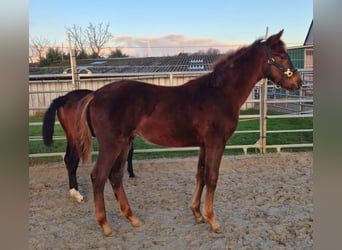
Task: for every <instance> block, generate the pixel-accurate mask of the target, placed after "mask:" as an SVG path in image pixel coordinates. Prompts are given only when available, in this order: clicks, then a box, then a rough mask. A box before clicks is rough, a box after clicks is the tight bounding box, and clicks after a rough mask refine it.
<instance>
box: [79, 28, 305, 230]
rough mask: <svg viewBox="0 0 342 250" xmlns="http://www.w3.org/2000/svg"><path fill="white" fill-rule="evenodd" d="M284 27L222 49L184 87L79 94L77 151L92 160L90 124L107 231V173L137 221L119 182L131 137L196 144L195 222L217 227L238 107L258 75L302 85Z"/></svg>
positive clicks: (287, 85)
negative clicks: (208, 68) (218, 194)
mask: <svg viewBox="0 0 342 250" xmlns="http://www.w3.org/2000/svg"><path fill="white" fill-rule="evenodd" d="M282 33H283V30H282V31H280V32H279V33H277V34H275V35H272V36H271V37H269V38H268V39H267V40H261V39H260V40H256V41H255V42H254V43H253V44H251V45H250V46H247V47H243V48H240V49H238V50H237V51H235V52H234V53H230V54H228V55H226V56H225V57H224V58H222V59H221V60H220V61H218V62H217V63H216V65H215V66H214V67H213V70H212V72H210V73H208V74H205V75H203V76H200V77H198V78H196V79H193V80H191V81H189V82H187V83H185V84H184V85H181V86H176V87H165V86H156V85H152V84H147V83H143V82H137V81H131V80H122V81H119V82H114V83H111V84H108V85H106V86H104V87H102V88H100V89H98V90H96V91H95V92H93V93H90V94H89V95H87V96H86V97H85V98H83V99H82V100H81V102H80V105H79V108H78V111H77V115H78V118H77V126H78V129H77V133H78V141H79V143H78V146H79V148H78V150H79V151H80V156H81V159H82V160H83V161H87V160H89V157H90V155H91V143H92V141H91V130H90V128H89V127H91V128H92V131H93V132H94V134H95V135H96V138H97V140H98V143H99V155H98V158H97V161H96V163H95V166H94V167H93V169H92V171H91V181H92V185H93V192H94V203H95V215H96V220H97V222H98V224H99V225H100V226H101V228H102V230H103V232H104V234H105V235H110V234H111V233H112V229H111V227H110V225H109V224H108V222H107V217H106V210H105V203H104V186H105V183H106V180H107V179H109V180H110V183H111V186H112V189H113V192H114V195H115V197H116V199H117V201H118V204H119V208H120V210H121V213H122V215H123V216H125V217H126V218H127V219H128V220H129V221H130V222H131V223H132V225H133V226H139V225H140V224H141V222H140V220H139V219H138V218H137V217H136V216H135V215H134V214H133V212H132V210H131V207H130V205H129V202H128V199H127V197H126V194H125V191H124V188H123V184H122V183H123V182H122V178H123V173H124V172H123V171H124V162H125V160H126V158H127V155H128V152H129V150H130V147H131V144H132V140H133V138H134V136H136V135H138V136H140V137H142V138H144V139H145V140H147V141H149V142H152V143H155V144H159V145H163V146H169V147H186V146H198V147H199V148H200V150H199V159H198V166H197V175H196V186H195V191H194V195H193V198H192V203H191V209H192V212H193V214H194V216H195V219H196V221H197V222H198V223H200V222H203V221H204V220H206V221H208V222H209V224H210V225H211V228H212V230H213V231H214V232H219V231H221V229H220V225H219V223H218V222H217V220H216V218H215V216H214V210H213V201H214V193H215V190H216V185H217V180H218V176H219V167H220V162H221V158H222V155H223V153H224V149H225V145H226V142H227V140H228V139H229V138H230V137H231V135H232V134H233V132H234V131H235V129H236V127H237V125H238V120H239V112H240V107H241V105H242V104H243V103H244V102H245V101H246V99H247V97H248V95H249V94H250V92H251V90H252V89H253V87H254V85H255V84H256V83H257V82H258V81H259V80H261V79H263V78H266V77H267V78H268V79H270V80H271V81H273V82H274V83H275V84H277V85H279V86H280V87H282V88H284V89H287V90H290V91H296V90H298V89H300V87H301V84H302V80H301V77H300V74H299V73H298V71H297V70H296V69H295V68H294V67H293V65H292V62H291V60H290V58H289V56H288V54H287V51H286V47H285V44H284V43H283V42H282V41H281V40H280V37H281V35H282ZM87 117H88V119H87ZM88 123H89V124H88ZM176 181H177V180H175V182H176ZM204 186H206V193H205V196H204V206H203V210H202V212H201V209H200V204H201V196H202V192H203V188H204ZM156 192H157V190H156ZM146 195H148V194H146Z"/></svg>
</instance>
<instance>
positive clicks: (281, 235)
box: [29, 152, 313, 249]
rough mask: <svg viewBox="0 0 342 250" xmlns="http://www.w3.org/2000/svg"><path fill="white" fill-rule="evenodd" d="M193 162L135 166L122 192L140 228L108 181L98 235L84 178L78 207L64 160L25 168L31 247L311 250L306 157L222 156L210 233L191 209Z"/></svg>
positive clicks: (84, 169) (81, 174)
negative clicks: (108, 232) (107, 229)
mask: <svg viewBox="0 0 342 250" xmlns="http://www.w3.org/2000/svg"><path fill="white" fill-rule="evenodd" d="M196 163H197V158H186V159H158V160H149V161H134V162H133V164H134V169H135V173H136V175H137V178H135V179H129V178H128V174H125V177H124V187H125V190H126V193H127V196H128V199H129V201H130V204H131V207H132V209H133V211H134V212H135V214H136V215H137V216H138V217H139V218H140V219H141V220H142V221H143V225H142V226H141V227H138V228H134V227H132V226H131V224H130V223H129V221H128V220H126V219H125V218H123V217H121V215H120V213H119V209H118V207H117V202H116V200H115V198H114V196H113V192H112V190H111V187H110V185H109V183H107V185H106V188H105V201H106V209H107V218H108V221H109V223H110V225H111V226H112V228H113V229H114V231H115V233H114V234H113V235H112V236H110V237H105V236H103V233H102V230H101V229H100V227H99V226H98V225H97V223H96V221H95V215H94V203H93V197H92V188H91V182H90V177H89V173H90V170H91V166H89V165H88V166H81V167H79V170H78V179H79V186H80V191H81V193H82V194H83V195H84V196H85V201H84V202H83V203H77V202H76V201H75V200H73V199H72V198H70V196H69V190H68V181H67V172H66V170H65V168H64V165H63V163H54V164H49V165H44V166H35V167H30V169H29V248H30V249H312V248H313V239H312V235H313V191H312V186H313V180H312V164H313V162H312V152H305V153H280V154H279V153H278V154H277V153H274V154H273V153H272V154H267V155H247V156H228V157H224V158H223V159H222V163H221V167H220V177H219V181H218V186H217V189H216V195H215V202H214V209H215V210H214V211H215V214H216V218H217V219H218V221H219V222H220V224H221V226H222V227H223V232H222V233H218V234H216V233H213V232H212V231H211V230H210V226H209V224H208V223H202V224H196V223H195V219H194V217H193V215H192V212H191V210H190V202H191V199H192V193H193V191H194V186H195V174H196Z"/></svg>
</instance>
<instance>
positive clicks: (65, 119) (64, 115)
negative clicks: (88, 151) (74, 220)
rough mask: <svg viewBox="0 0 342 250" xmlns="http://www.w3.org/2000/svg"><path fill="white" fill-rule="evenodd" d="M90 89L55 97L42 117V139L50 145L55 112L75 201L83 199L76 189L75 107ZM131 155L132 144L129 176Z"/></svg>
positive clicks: (130, 161) (71, 193) (78, 158)
mask: <svg viewBox="0 0 342 250" xmlns="http://www.w3.org/2000/svg"><path fill="white" fill-rule="evenodd" d="M92 92H93V91H92V90H88V89H79V90H73V91H70V92H69V93H67V94H66V95H64V96H60V97H57V98H56V99H54V100H53V101H52V103H51V105H50V106H49V108H48V109H47V111H46V112H45V115H44V119H43V131H42V132H43V139H44V144H45V145H47V146H50V145H51V144H52V142H53V138H52V136H53V132H54V125H55V116H56V112H57V116H58V120H59V122H60V124H61V126H62V128H63V130H64V133H65V136H66V140H67V147H66V152H65V156H64V162H65V165H66V168H67V170H68V176H69V188H70V195H71V196H72V197H74V198H75V199H76V200H77V201H79V202H81V201H83V196H82V195H81V194H80V192H79V190H78V184H77V173H76V172H77V167H78V164H79V161H80V157H79V154H78V151H77V149H76V143H77V138H76V120H75V119H76V116H75V113H76V109H77V105H78V103H79V101H80V100H81V99H82V98H83V97H85V96H86V95H88V94H89V93H92ZM132 157H133V145H132V147H131V149H130V151H129V154H128V158H127V163H128V164H127V170H128V173H129V177H135V174H134V171H133V165H132Z"/></svg>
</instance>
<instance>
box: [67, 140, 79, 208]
mask: <svg viewBox="0 0 342 250" xmlns="http://www.w3.org/2000/svg"><path fill="white" fill-rule="evenodd" d="M79 161H80V158H79V156H78V153H77V149H76V147H75V145H73V146H70V145H69V144H68V145H67V149H66V153H65V156H64V162H65V166H66V168H67V170H68V176H69V189H70V195H71V196H72V197H74V198H75V199H76V200H77V201H78V202H81V201H83V196H82V195H81V194H80V193H79V191H78V184H77V176H76V171H77V167H78V164H79Z"/></svg>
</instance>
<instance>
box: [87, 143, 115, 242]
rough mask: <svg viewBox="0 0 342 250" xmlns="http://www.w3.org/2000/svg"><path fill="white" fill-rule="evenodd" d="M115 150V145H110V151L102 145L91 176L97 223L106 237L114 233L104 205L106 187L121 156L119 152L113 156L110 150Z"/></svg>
mask: <svg viewBox="0 0 342 250" xmlns="http://www.w3.org/2000/svg"><path fill="white" fill-rule="evenodd" d="M106 146H108V145H106ZM113 148H115V145H114V147H113V145H109V146H108V150H107V148H106V147H102V148H101V145H100V149H99V155H98V159H97V161H96V163H95V166H94V167H93V169H92V171H91V174H90V177H91V182H92V185H93V192H94V203H95V216H96V221H97V223H98V224H99V225H100V226H101V228H102V230H103V232H104V234H105V235H106V236H108V235H110V234H112V232H113V231H112V229H111V227H110V226H109V224H108V221H107V216H106V209H105V203H104V186H105V184H106V181H107V180H108V177H109V174H110V172H111V169H112V166H113V164H114V162H115V160H116V158H117V157H118V154H119V153H118V152H114V154H113V152H112V151H110V150H109V149H113Z"/></svg>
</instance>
